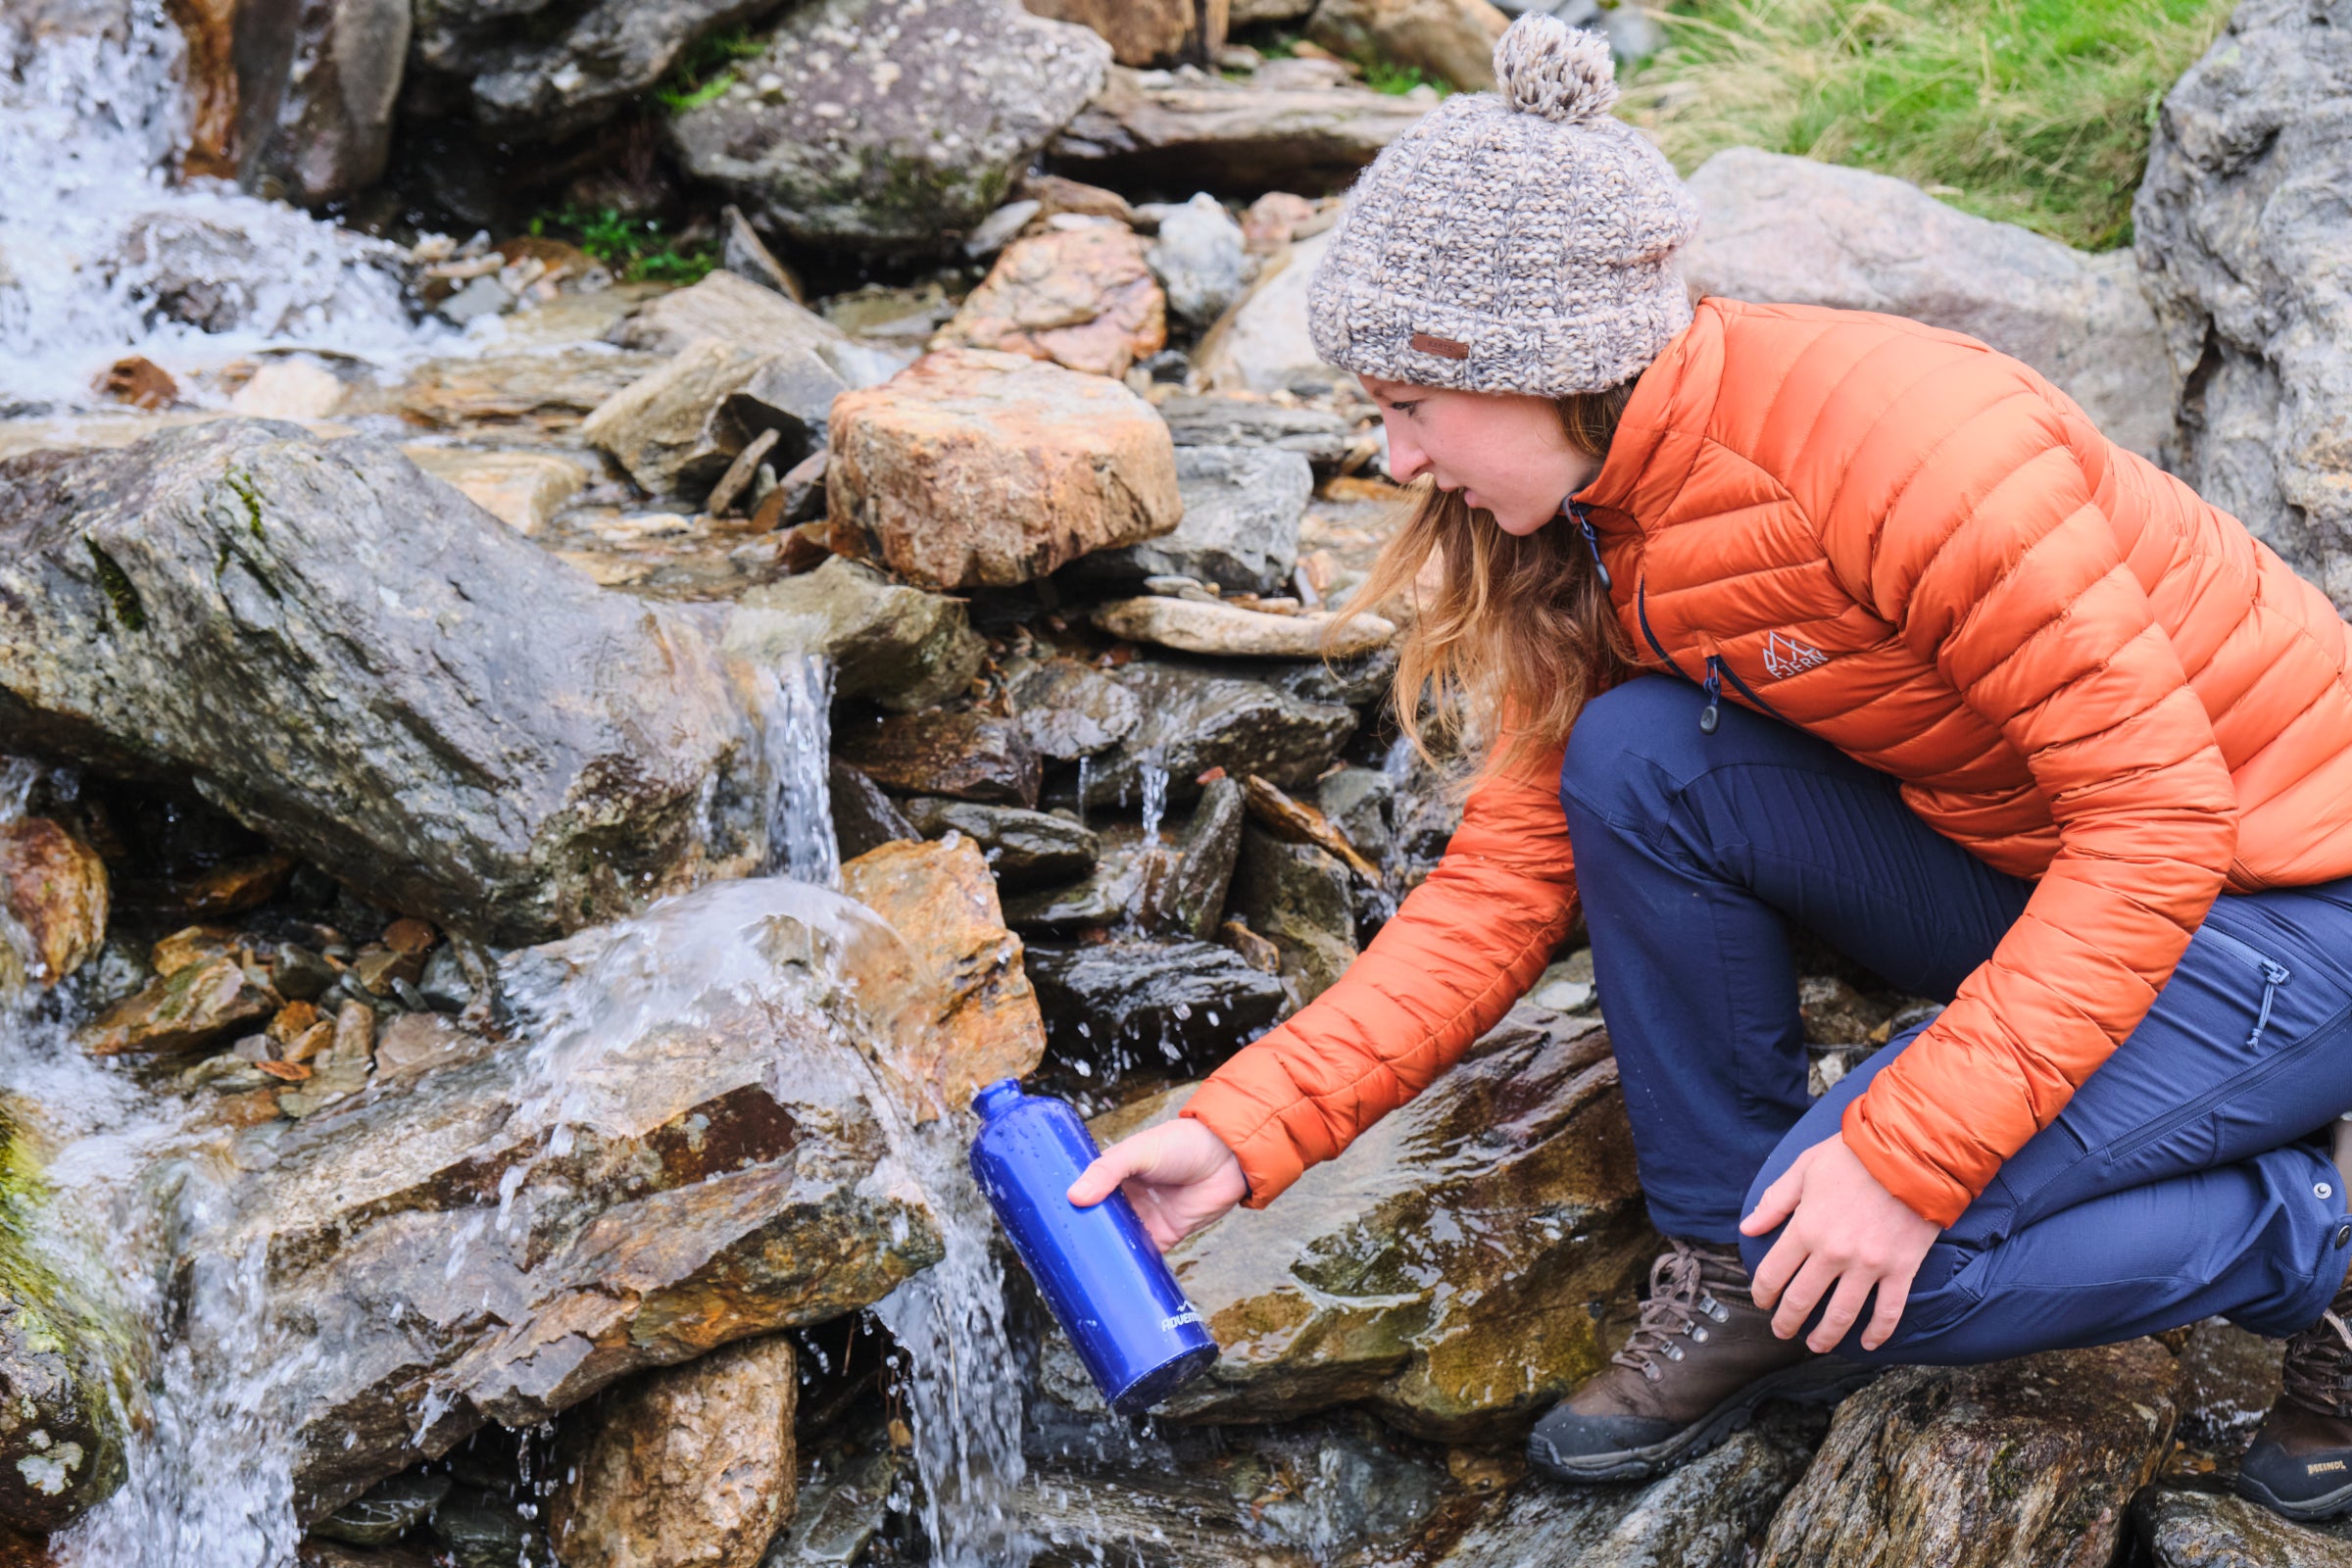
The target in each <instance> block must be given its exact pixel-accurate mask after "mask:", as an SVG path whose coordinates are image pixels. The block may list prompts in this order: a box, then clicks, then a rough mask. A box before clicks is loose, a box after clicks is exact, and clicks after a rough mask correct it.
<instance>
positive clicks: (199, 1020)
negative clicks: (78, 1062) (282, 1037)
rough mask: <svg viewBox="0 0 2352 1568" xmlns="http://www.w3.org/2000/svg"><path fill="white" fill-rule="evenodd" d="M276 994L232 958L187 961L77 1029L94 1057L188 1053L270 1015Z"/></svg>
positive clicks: (275, 1006) (84, 1046) (274, 1004)
mask: <svg viewBox="0 0 2352 1568" xmlns="http://www.w3.org/2000/svg"><path fill="white" fill-rule="evenodd" d="M279 1005H280V1004H279V1001H278V997H277V994H276V993H275V992H273V991H271V990H270V988H269V987H268V986H265V985H260V984H257V983H256V982H255V980H254V978H253V976H252V975H250V974H248V973H247V972H246V970H245V969H244V968H242V967H241V966H240V965H239V964H238V963H237V961H236V960H235V959H233V958H214V959H210V960H208V961H205V962H201V963H191V964H189V965H188V966H187V967H186V968H184V969H181V970H179V971H178V972H177V973H175V974H169V975H165V976H164V977H162V978H161V979H158V980H156V981H155V982H154V983H152V984H150V985H149V986H148V987H147V988H146V989H145V990H143V991H140V992H138V993H136V994H135V995H132V996H128V997H125V998H123V1000H122V1001H121V1002H118V1003H116V1004H115V1005H113V1006H111V1007H109V1008H107V1009H106V1011H104V1012H102V1013H100V1014H99V1015H98V1016H97V1018H95V1019H93V1020H92V1021H91V1022H90V1023H89V1024H87V1025H86V1026H84V1027H83V1029H82V1031H81V1036H80V1039H81V1045H82V1049H83V1050H85V1051H87V1052H89V1053H90V1054H92V1055H94V1056H113V1055H120V1054H124V1053H127V1052H166V1051H189V1050H193V1049H194V1048H196V1047H198V1046H203V1045H209V1044H211V1043H212V1042H213V1041H216V1040H219V1039H220V1038H221V1037H222V1036H223V1035H227V1034H229V1033H231V1032H233V1031H235V1030H237V1029H238V1028H240V1027H241V1026H243V1025H246V1024H250V1023H256V1022H259V1021H260V1020H261V1019H264V1018H268V1017H270V1016H271V1015H272V1014H274V1013H275V1012H276V1011H277V1009H278V1006H279Z"/></svg>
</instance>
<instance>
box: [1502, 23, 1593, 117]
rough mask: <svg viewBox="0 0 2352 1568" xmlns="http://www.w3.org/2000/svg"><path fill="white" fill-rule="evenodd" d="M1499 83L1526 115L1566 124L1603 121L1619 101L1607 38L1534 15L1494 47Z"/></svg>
mask: <svg viewBox="0 0 2352 1568" xmlns="http://www.w3.org/2000/svg"><path fill="white" fill-rule="evenodd" d="M1495 85H1496V86H1497V87H1498V88H1500V89H1501V92H1502V97H1503V101H1504V102H1505V103H1507V104H1509V105H1510V106H1511V107H1512V108H1513V109H1516V110H1518V111H1520V112H1521V113H1522V114H1530V115H1541V116H1543V117H1544V119H1545V120H1550V121H1556V122H1558V123H1561V124H1568V125H1573V124H1579V123H1583V122H1586V121H1591V120H1598V119H1599V118H1600V117H1601V116H1603V115H1605V114H1607V113H1608V112H1609V106H1610V105H1612V104H1614V103H1615V102H1616V101H1617V67H1616V63H1615V62H1614V61H1613V60H1612V59H1611V58H1610V57H1609V43H1608V40H1607V39H1606V38H1604V37H1602V36H1601V35H1600V34H1599V33H1597V32H1586V31H1584V30H1582V29H1580V28H1576V27H1571V26H1569V25H1568V24H1566V23H1564V22H1562V21H1561V20H1560V19H1559V18H1557V17H1547V16H1545V15H1544V14H1543V13H1542V12H1540V11H1530V12H1529V13H1527V14H1526V15H1525V16H1523V17H1521V18H1520V19H1519V20H1518V21H1517V22H1514V23H1512V24H1511V25H1510V26H1509V28H1507V29H1506V30H1505V31H1504V32H1503V35H1502V36H1501V38H1499V39H1497V40H1496V41H1495Z"/></svg>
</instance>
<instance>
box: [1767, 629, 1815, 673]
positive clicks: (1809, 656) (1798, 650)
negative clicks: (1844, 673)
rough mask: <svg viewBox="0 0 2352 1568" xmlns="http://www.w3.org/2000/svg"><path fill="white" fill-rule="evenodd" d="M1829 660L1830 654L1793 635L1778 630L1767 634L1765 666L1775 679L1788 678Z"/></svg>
mask: <svg viewBox="0 0 2352 1568" xmlns="http://www.w3.org/2000/svg"><path fill="white" fill-rule="evenodd" d="M1828 662H1830V656H1829V655H1827V654H1825V653H1823V652H1822V651H1821V650H1820V649H1818V648H1813V647H1808V646H1807V645H1806V644H1804V643H1800V642H1798V641H1797V640H1796V639H1795V638H1793V637H1784V636H1782V635H1781V634H1780V633H1779V632H1777V631H1776V632H1769V633H1767V634H1766V635H1765V638H1764V668H1765V670H1766V672H1767V673H1769V674H1770V675H1771V676H1772V678H1773V679H1774V680H1786V679H1788V678H1789V676H1791V675H1795V674H1800V673H1802V672H1803V671H1805V670H1808V669H1811V668H1813V667H1814V666H1816V665H1818V664H1826V663H1828Z"/></svg>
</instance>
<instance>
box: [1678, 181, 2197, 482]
mask: <svg viewBox="0 0 2352 1568" xmlns="http://www.w3.org/2000/svg"><path fill="white" fill-rule="evenodd" d="M1690 184H1691V195H1692V196H1693V197H1694V198H1696V200H1697V202H1698V206H1699V213H1700V223H1699V232H1698V238H1697V239H1696V241H1694V242H1693V243H1692V244H1691V248H1690V251H1689V253H1688V255H1687V258H1686V260H1685V263H1684V270H1685V273H1686V275H1687V276H1688V277H1689V278H1690V280H1691V283H1692V284H1693V285H1694V286H1695V287H1697V288H1699V289H1700V290H1702V291H1703V292H1705V293H1709V294H1722V295H1726V296H1728V297H1730V298H1732V299H1740V300H1752V301H1756V302H1758V303H1762V304H1781V305H1828V306H1835V307H1837V308H1838V309H1841V310H1855V311H1882V312H1885V313H1887V315H1890V316H1908V317H1910V318H1911V319H1914V320H1919V321H1925V322H1927V323H1928V324H1929V325H1931V326H1941V327H1948V328H1950V329H1951V330H1953V331H1955V332H1966V333H1967V334H1969V335H1970V336H1971V337H1976V338H1982V339H1983V340H1984V341H1985V342H1986V343H1989V344H1991V345H1992V346H1993V347H1994V348H1996V349H1999V350H2000V351H2001V352H2002V353H2004V354H2009V355H2014V356H2015V357H2016V358H2018V359H2021V360H2023V361H2025V362H2026V363H2027V364H2028V365H2031V366H2033V367H2034V368H2035V369H2037V370H2039V371H2040V372H2041V373H2042V374H2043V375H2046V376H2048V377H2049V378H2050V380H2052V381H2053V382H2055V383H2057V385H2058V387H2059V388H2060V390H2062V391H2064V392H2065V393H2066V394H2067V395H2068V396H2069V397H2071V398H2073V399H2074V400H2075V401H2076V402H2077V403H2080V404H2081V405H2082V410H2083V412H2084V413H2086V414H2088V415H2089V416H2090V417H2091V418H2092V420H2093V421H2095V422H2096V423H2097V424H2098V426H2099V428H2100V429H2101V430H2103V431H2105V432H2106V433H2107V435H2108V436H2109V437H2110V438H2111V439H2112V440H2114V441H2115V442H2116V443H2117V444H2118V445H2121V446H2124V447H2128V448H2130V449H2131V451H2133V452H2136V453H2138V454H2140V455H2141V456H2142V457H2150V458H2152V457H2154V456H2156V454H2157V450H2158V448H2159V446H2160V445H2161V444H2162V442H2163V440H2164V438H2165V436H2166V435H2167V434H2168V433H2169V432H2170V430H2171V427H2172V392H2171V389H2172V385H2173V375H2172V368H2171V361H2170V359H2169V358H2168V357H2167V355H2166V352H2165V345H2164V334H2163V332H2162V330H2161V329H2160V328H2159V327H2158V325H2157V321H2156V312H2155V308H2154V307H2153V306H2151V305H2150V304H2149V303H2148V299H2147V296H2146V295H2145V294H2143V293H2142V292H2141V290H2140V286H2139V270H2138V268H2137V266H2136V265H2134V263H2133V262H2132V260H2131V256H2130V255H2129V254H2127V253H2125V252H2122V251H2114V252H2109V253H2107V254H2105V255H2096V256H2094V255H2089V254H2086V253H2084V252H2082V251H2077V250H2072V249H2069V248H2068V247H2067V246H2065V245H2062V244H2060V243H2059V242H2058V241H2056V240H2054V239H2046V238H2044V237H2043V236H2041V235H2039V234H2036V233H2034V232H2033V231H2032V230H2030V229H2024V228H2020V227H2018V226H2017V225H2016V224H2014V223H1996V222H1993V221H1990V220H1988V219H1983V218H1975V217H1971V216H1970V215H1969V214H1967V213H1963V212H1961V211H1960V210H1959V209H1957V208H1954V207H1947V206H1945V205H1944V204H1943V203H1941V202H1939V201H1937V200H1936V198H1935V197H1933V196H1930V195H1929V194H1928V193H1927V192H1925V191H1923V190H1921V189H1920V188H1919V187H1918V186H1916V185H1914V184H1912V183H1910V182H1909V181H1908V180H1901V179H1895V178H1892V177H1890V176H1888V175H1886V174H1874V173H1871V172H1868V171H1865V170H1860V169H1846V168H1841V167H1839V166H1838V165H1835V164H1823V163H1817V162H1815V161H1814V160H1812V159H1810V158H1790V157H1788V156H1785V155H1783V154H1780V153H1768V152H1762V151H1759V150H1758V149H1756V148H1753V147H1732V148H1727V149H1725V150H1724V151H1722V152H1719V153H1717V154H1716V155H1715V156H1714V157H1712V158H1710V159H1708V160H1707V161H1706V162H1705V163H1704V164H1702V165H1700V166H1699V168H1698V172H1696V173H1694V174H1692V175H1691V181H1690Z"/></svg>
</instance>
